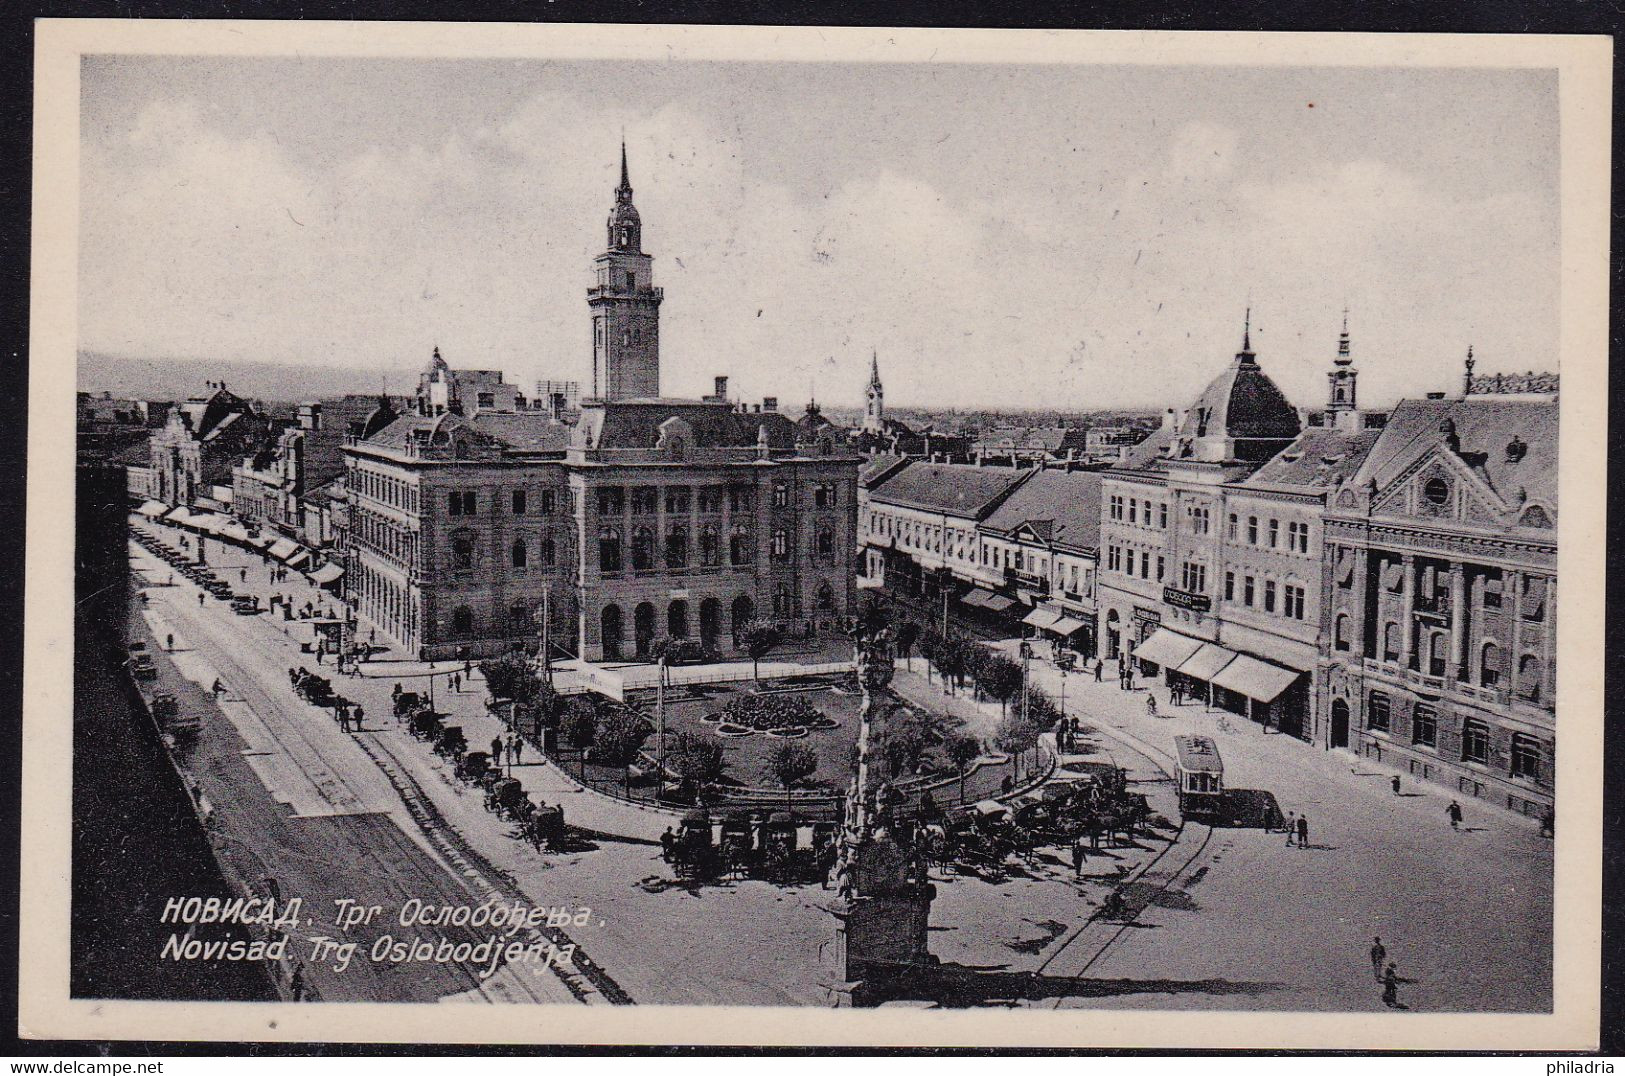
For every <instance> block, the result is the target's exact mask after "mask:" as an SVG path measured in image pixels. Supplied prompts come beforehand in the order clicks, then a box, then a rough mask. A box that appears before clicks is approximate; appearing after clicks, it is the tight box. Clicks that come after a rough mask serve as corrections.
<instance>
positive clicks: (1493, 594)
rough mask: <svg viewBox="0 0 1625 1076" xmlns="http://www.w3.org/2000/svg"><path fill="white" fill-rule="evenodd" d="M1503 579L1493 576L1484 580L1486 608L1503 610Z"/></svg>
mask: <svg viewBox="0 0 1625 1076" xmlns="http://www.w3.org/2000/svg"><path fill="white" fill-rule="evenodd" d="M1501 585H1502V584H1501V578H1500V576H1492V577H1489V578H1486V579H1485V580H1484V608H1486V609H1499V608H1501Z"/></svg>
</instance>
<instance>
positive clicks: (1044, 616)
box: [1021, 605, 1061, 628]
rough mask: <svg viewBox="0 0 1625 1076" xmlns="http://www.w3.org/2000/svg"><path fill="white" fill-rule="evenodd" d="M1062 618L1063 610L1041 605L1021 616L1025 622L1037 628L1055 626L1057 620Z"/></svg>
mask: <svg viewBox="0 0 1625 1076" xmlns="http://www.w3.org/2000/svg"><path fill="white" fill-rule="evenodd" d="M1060 618H1061V611H1060V610H1059V609H1056V608H1053V607H1051V606H1045V605H1040V606H1038V607H1037V608H1036V609H1034V610H1033V611H1032V612H1030V613H1028V614H1027V615H1026V616H1024V617H1022V618H1021V622H1022V623H1023V624H1028V625H1031V626H1032V627H1035V628H1053V627H1054V626H1055V622H1056V621H1057V620H1059V619H1060Z"/></svg>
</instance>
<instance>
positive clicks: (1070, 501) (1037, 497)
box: [982, 471, 1103, 549]
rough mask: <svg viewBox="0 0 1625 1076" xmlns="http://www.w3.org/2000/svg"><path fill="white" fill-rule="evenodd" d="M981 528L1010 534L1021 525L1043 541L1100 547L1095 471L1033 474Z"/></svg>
mask: <svg viewBox="0 0 1625 1076" xmlns="http://www.w3.org/2000/svg"><path fill="white" fill-rule="evenodd" d="M1027 473H1030V474H1032V478H1031V479H1030V480H1029V481H1027V482H1026V483H1024V484H1023V485H1022V486H1021V487H1020V488H1019V489H1017V490H1016V491H1015V492H1014V493H1011V494H1010V496H1009V497H1007V498H1005V500H1004V503H1003V504H1001V505H999V507H998V508H997V510H995V511H994V512H993V513H992V514H991V515H989V516H988V517H987V519H985V520H983V522H982V526H983V527H984V528H985V529H987V530H991V531H997V532H999V533H1001V534H1011V533H1014V532H1015V531H1016V530H1018V529H1019V528H1021V527H1022V526H1024V525H1025V526H1030V527H1031V528H1032V530H1033V533H1034V534H1035V535H1036V536H1038V537H1039V538H1041V539H1044V540H1045V541H1051V542H1054V543H1055V544H1057V545H1065V546H1070V547H1073V548H1076V549H1094V548H1096V547H1097V546H1098V545H1099V544H1100V482H1101V478H1102V477H1103V476H1102V473H1101V472H1099V471H1036V472H1027Z"/></svg>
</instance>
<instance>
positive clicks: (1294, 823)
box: [1286, 811, 1298, 848]
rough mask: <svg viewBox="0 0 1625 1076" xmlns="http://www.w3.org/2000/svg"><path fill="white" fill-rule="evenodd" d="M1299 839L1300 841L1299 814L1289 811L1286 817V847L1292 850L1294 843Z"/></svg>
mask: <svg viewBox="0 0 1625 1076" xmlns="http://www.w3.org/2000/svg"><path fill="white" fill-rule="evenodd" d="M1297 839H1298V812H1297V811H1288V812H1287V815H1286V846H1287V847H1288V848H1291V847H1292V844H1293V842H1294V841H1296V840H1297Z"/></svg>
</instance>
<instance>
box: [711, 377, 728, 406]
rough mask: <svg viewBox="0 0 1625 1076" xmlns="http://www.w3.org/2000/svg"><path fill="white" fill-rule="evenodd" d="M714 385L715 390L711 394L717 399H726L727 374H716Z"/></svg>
mask: <svg viewBox="0 0 1625 1076" xmlns="http://www.w3.org/2000/svg"><path fill="white" fill-rule="evenodd" d="M716 385H717V387H716V391H715V392H713V393H712V395H713V396H715V397H716V398H717V399H719V400H726V399H727V398H728V376H727V375H726V374H718V375H717V379H716Z"/></svg>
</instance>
